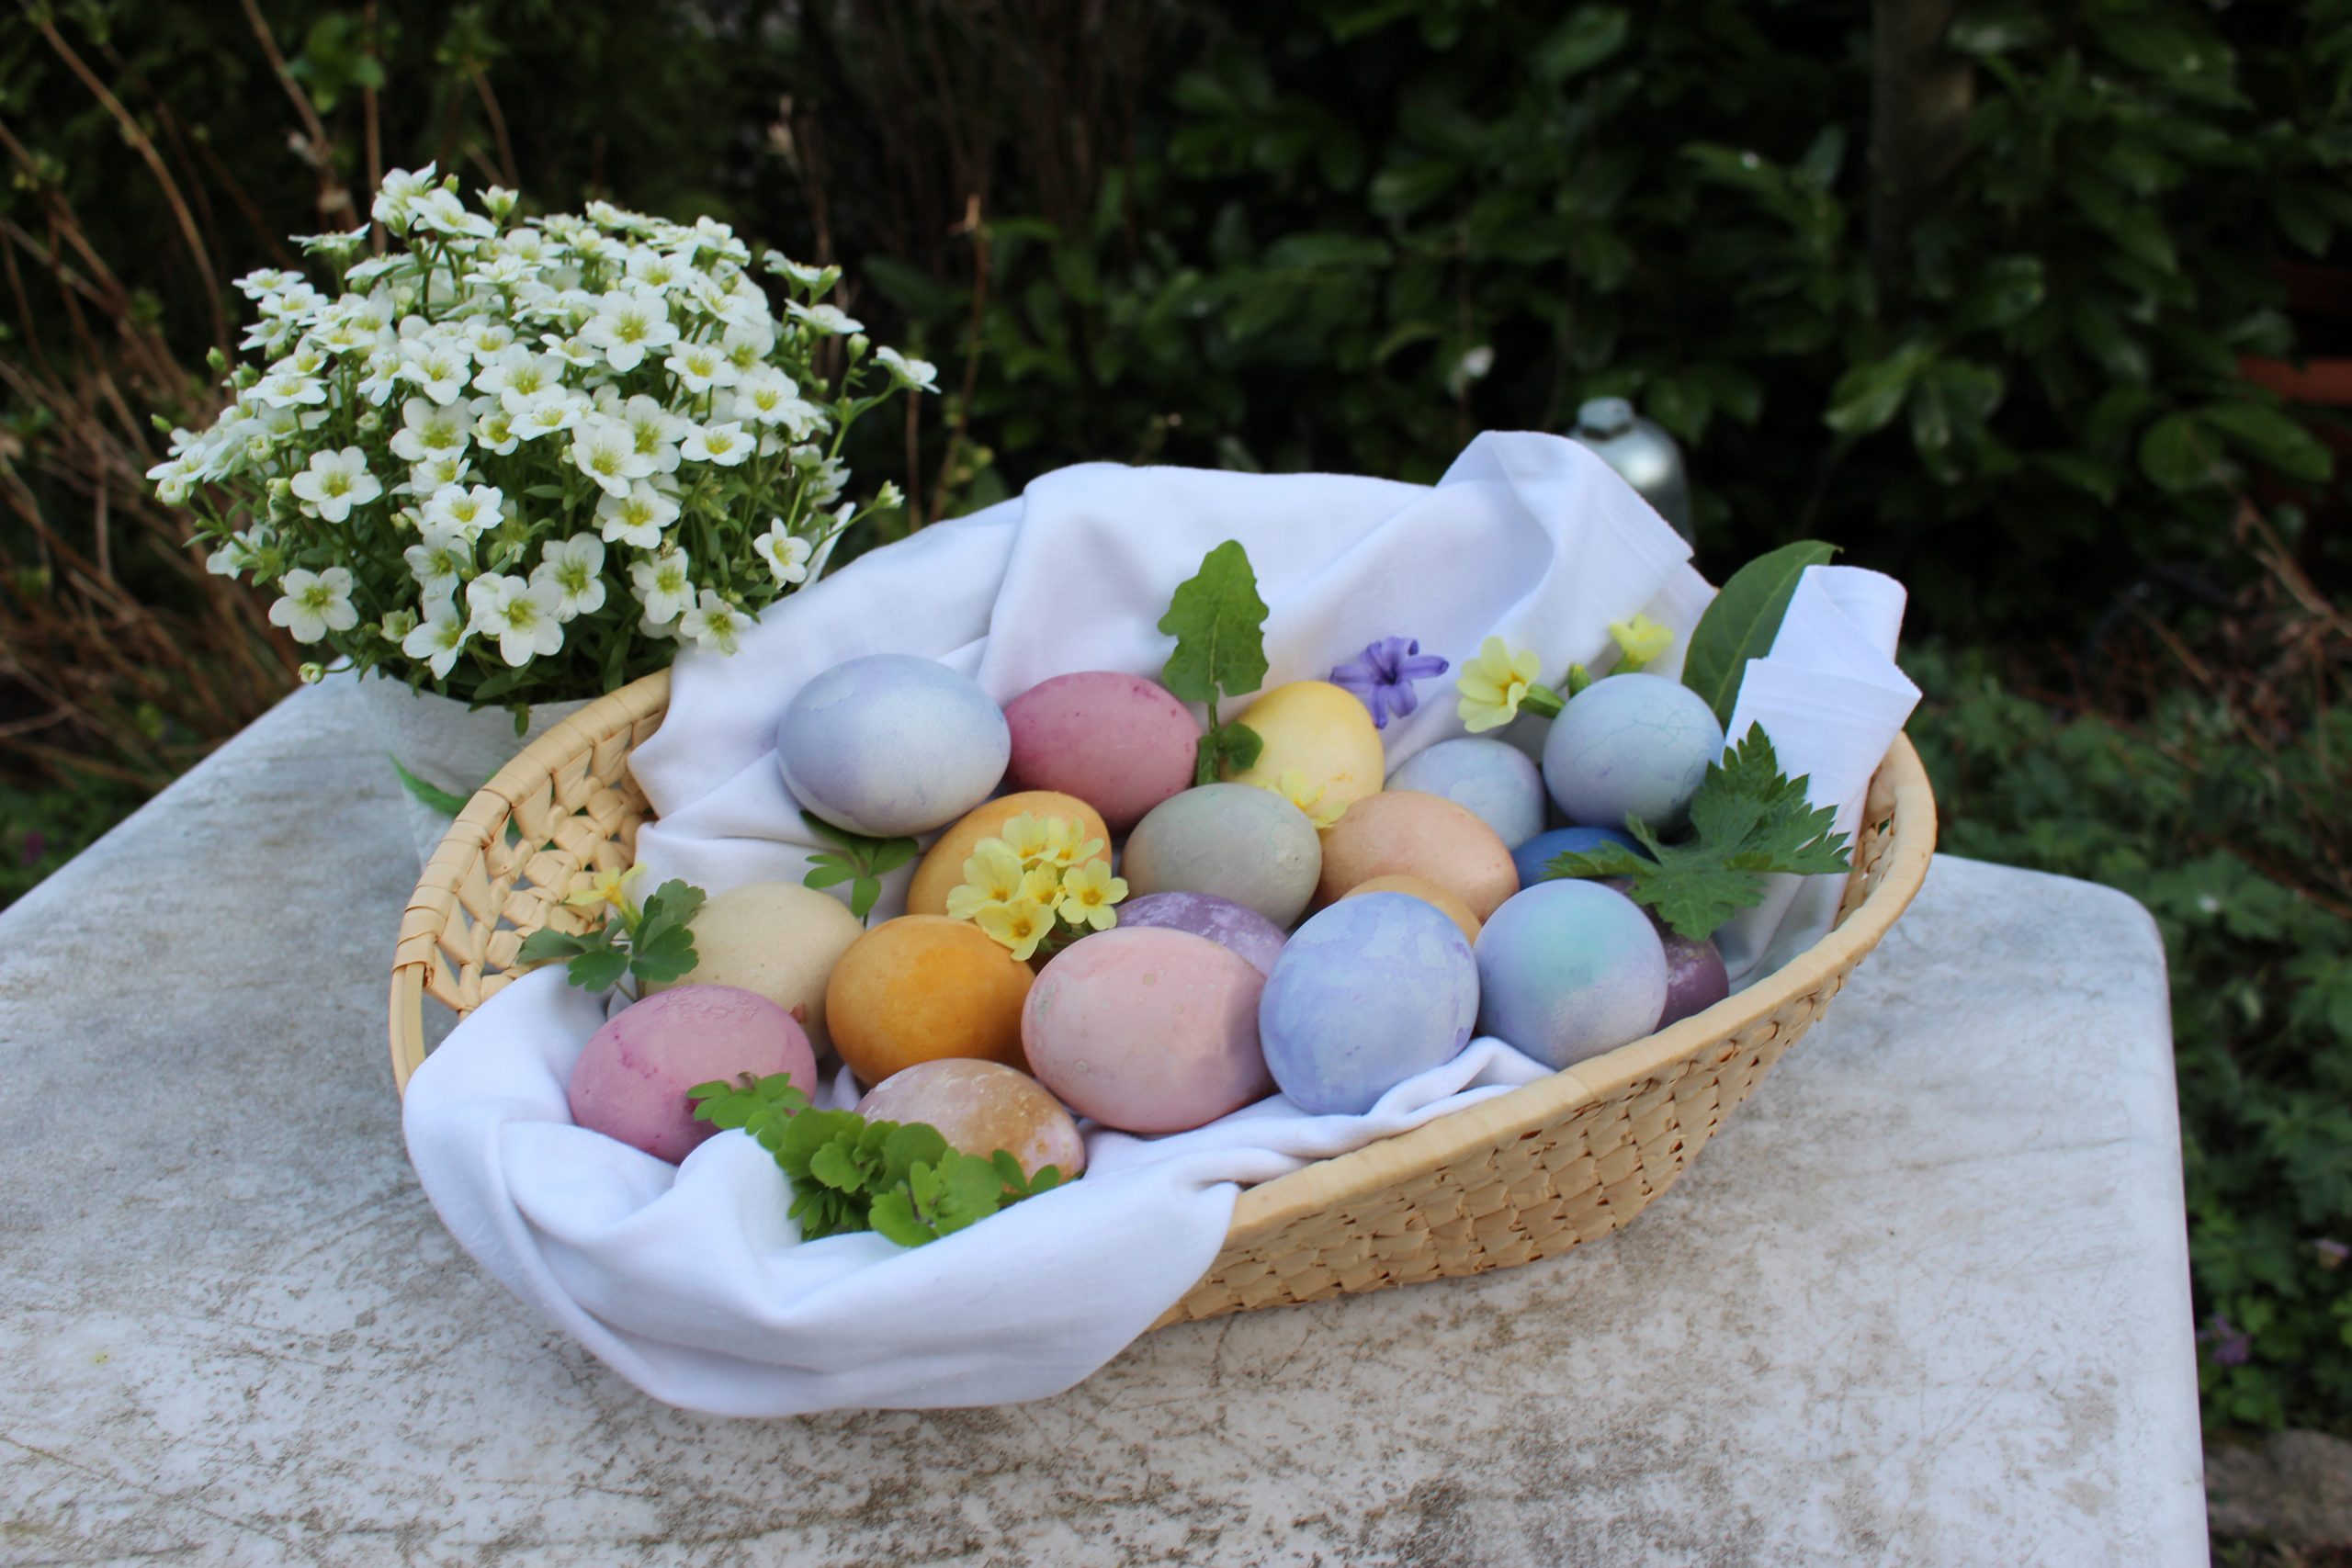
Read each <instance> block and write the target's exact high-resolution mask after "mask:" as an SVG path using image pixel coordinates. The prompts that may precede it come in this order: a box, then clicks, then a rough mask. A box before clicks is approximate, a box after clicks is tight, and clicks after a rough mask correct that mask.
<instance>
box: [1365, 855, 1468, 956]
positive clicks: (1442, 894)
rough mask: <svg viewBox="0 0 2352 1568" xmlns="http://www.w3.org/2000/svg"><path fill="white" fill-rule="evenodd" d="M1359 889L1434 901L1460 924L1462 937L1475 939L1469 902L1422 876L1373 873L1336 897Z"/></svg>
mask: <svg viewBox="0 0 2352 1568" xmlns="http://www.w3.org/2000/svg"><path fill="white" fill-rule="evenodd" d="M1359 893H1402V894H1405V895H1406V896H1407V897H1413V898H1419V900H1420V901H1421V902H1422V903H1424V904H1434V905H1436V906H1437V908H1438V912H1439V913H1441V914H1442V915H1443V916H1444V917H1445V918H1446V919H1449V920H1452V921H1453V923H1454V924H1455V925H1457V926H1459V927H1460V928H1462V940H1463V941H1464V942H1470V943H1472V944H1474V945H1475V944H1476V942H1477V940H1478V928H1479V919H1478V917H1477V916H1476V915H1474V914H1472V913H1471V912H1470V906H1469V905H1467V904H1464V902H1463V901H1462V900H1461V899H1459V898H1457V897H1454V896H1453V894H1452V893H1450V892H1448V891H1446V889H1444V888H1442V887H1441V886H1438V885H1437V884H1436V883H1434V882H1431V881H1430V879H1429V878H1428V877H1426V876H1414V875H1412V874H1409V873H1405V872H1396V873H1392V874H1389V875H1386V876H1375V877H1374V878H1372V879H1371V880H1370V881H1369V882H1359V883H1357V884H1356V885H1355V886H1353V887H1351V888H1349V889H1348V890H1347V891H1346V892H1345V893H1342V894H1340V897H1342V898H1352V897H1355V896H1356V895H1357V894H1359Z"/></svg>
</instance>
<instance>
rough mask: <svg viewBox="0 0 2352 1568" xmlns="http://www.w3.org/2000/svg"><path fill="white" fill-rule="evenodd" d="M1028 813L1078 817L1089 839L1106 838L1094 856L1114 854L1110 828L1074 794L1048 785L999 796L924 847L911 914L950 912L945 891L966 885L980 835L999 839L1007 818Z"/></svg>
mask: <svg viewBox="0 0 2352 1568" xmlns="http://www.w3.org/2000/svg"><path fill="white" fill-rule="evenodd" d="M1024 815H1025V816H1030V817H1058V818H1062V819H1064V820H1065V821H1071V822H1076V823H1077V824H1079V825H1080V827H1082V828H1084V829H1086V836H1087V837H1088V838H1090V839H1100V840H1103V848H1102V850H1101V851H1100V852H1098V853H1096V854H1095V855H1093V856H1092V857H1091V858H1093V859H1095V860H1099V861H1107V860H1109V859H1110V858H1111V830H1110V829H1108V828H1107V827H1105V826H1103V817H1102V814H1101V813H1100V812H1098V811H1096V810H1095V809H1094V807H1091V806H1089V805H1087V804H1086V802H1084V801H1082V800H1080V799H1079V798H1078V797H1077V796H1076V795H1057V794H1056V793H1055V792H1054V791H1052V790H1049V789H1032V790H1023V791H1022V792H1021V793H1019V794H1017V795H999V796H997V798H996V799H994V800H990V801H986V802H983V803H982V804H981V805H979V806H977V807H973V808H972V809H971V810H969V811H967V812H966V813H965V814H964V815H963V817H962V818H959V819H958V820H957V821H956V825H955V826H954V827H952V828H950V829H947V831H945V832H944V833H942V834H940V835H939V839H938V841H937V842H935V843H933V845H932V846H931V848H930V849H929V850H927V851H925V852H924V853H923V857H922V862H921V863H919V864H918V865H916V867H915V876H914V880H913V881H912V882H910V883H909V884H907V913H908V914H910V915H944V914H945V913H947V895H948V894H949V893H951V892H953V891H954V890H955V889H956V888H957V887H959V886H963V882H964V863H965V862H966V861H967V860H969V859H971V858H972V852H973V850H975V849H977V848H978V846H979V842H980V840H982V839H993V838H996V837H997V836H999V835H1000V834H1001V833H1002V832H1003V831H1004V825H1005V824H1006V823H1007V822H1010V821H1012V819H1013V818H1016V817H1021V816H1024Z"/></svg>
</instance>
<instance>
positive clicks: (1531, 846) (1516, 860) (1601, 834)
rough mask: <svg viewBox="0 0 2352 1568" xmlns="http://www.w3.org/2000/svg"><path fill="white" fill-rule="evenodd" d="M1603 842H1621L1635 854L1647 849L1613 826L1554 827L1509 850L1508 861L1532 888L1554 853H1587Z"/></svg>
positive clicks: (1539, 879) (1629, 834) (1540, 880)
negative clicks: (1572, 851)
mask: <svg viewBox="0 0 2352 1568" xmlns="http://www.w3.org/2000/svg"><path fill="white" fill-rule="evenodd" d="M1602 844H1623V845H1624V846H1625V847H1626V848H1627V849H1629V850H1631V851H1633V852H1634V853H1635V854H1637V855H1644V856H1646V855H1647V854H1648V853H1649V852H1648V851H1647V850H1645V849H1644V848H1642V842H1641V840H1639V839H1636V838H1634V835H1633V834H1631V833H1628V832H1624V831H1623V830H1622V829H1616V828H1553V829H1547V830H1545V831H1544V832H1541V833H1538V834H1536V835H1535V837H1533V838H1532V839H1530V840H1527V842H1525V843H1523V844H1521V845H1520V846H1519V847H1518V848H1516V849H1514V850H1512V851H1511V852H1510V858H1511V863H1512V864H1513V865H1515V866H1517V867H1518V868H1519V885H1520V886H1521V887H1532V886H1535V885H1536V884H1537V883H1539V882H1542V881H1544V879H1545V872H1544V867H1545V866H1546V865H1547V864H1549V863H1551V861H1552V859H1553V857H1554V856H1555V855H1564V854H1566V853H1567V852H1569V851H1571V850H1574V851H1576V852H1577V853H1579V854H1583V853H1589V852H1591V851H1592V850H1595V849H1597V848H1599V847H1600V845H1602Z"/></svg>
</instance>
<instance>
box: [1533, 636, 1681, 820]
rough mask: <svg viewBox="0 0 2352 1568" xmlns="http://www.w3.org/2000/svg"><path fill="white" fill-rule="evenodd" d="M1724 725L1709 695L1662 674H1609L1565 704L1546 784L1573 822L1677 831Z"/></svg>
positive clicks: (1550, 739)
mask: <svg viewBox="0 0 2352 1568" xmlns="http://www.w3.org/2000/svg"><path fill="white" fill-rule="evenodd" d="M1723 754H1724V727H1723V726H1722V725H1720V724H1718V723H1716V722H1715V715H1714V710H1713V709H1712V708H1710V707H1709V706H1708V705H1707V701H1706V699H1705V698H1704V697H1702V696H1701V695H1699V694H1698V693H1696V692H1694V691H1692V690H1691V688H1690V687H1688V686H1685V685H1683V684H1682V683H1681V682H1677V681H1669V680H1668V679H1667V678H1666V677H1665V676H1663V675H1611V676H1610V677H1609V678H1608V679H1607V680H1605V681H1595V682H1593V683H1592V684H1591V685H1589V686H1587V687H1586V688H1585V689H1584V690H1583V691H1581V692H1578V693H1577V694H1576V695H1575V696H1573V697H1571V698H1569V699H1568V705H1567V706H1566V708H1563V709H1562V710H1561V712H1560V716H1559V717H1557V718H1555V719H1554V720H1553V721H1552V733H1551V734H1550V735H1548V736H1546V737H1545V738H1544V784H1545V785H1546V786H1548V787H1549V788H1550V790H1551V792H1552V798H1553V800H1555V802H1557V803H1558V805H1559V807H1560V809H1561V810H1562V811H1563V812H1565V813H1566V815H1567V818H1568V820H1569V821H1571V822H1577V823H1583V824H1586V825H1588V826H1592V827H1600V828H1623V826H1624V825H1625V820H1626V818H1629V817H1638V818H1641V819H1642V820H1643V821H1644V822H1645V823H1647V824H1648V825H1649V826H1650V828H1651V829H1653V830H1654V831H1656V832H1659V833H1670V832H1672V831H1674V830H1675V829H1679V828H1680V827H1681V826H1682V824H1683V821H1684V819H1685V818H1686V817H1688V815H1689V814H1690V810H1691V796H1692V795H1696V794H1698V793H1699V786H1700V784H1703V783H1704V782H1705V781H1706V777H1707V766H1708V764H1709V763H1711V762H1714V761H1719V760H1721V758H1722V757H1723Z"/></svg>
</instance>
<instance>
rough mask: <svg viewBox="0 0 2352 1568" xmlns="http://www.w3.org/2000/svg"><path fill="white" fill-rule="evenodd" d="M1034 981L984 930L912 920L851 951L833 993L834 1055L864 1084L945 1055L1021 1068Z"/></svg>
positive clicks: (828, 1002) (828, 1011) (937, 918)
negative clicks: (1025, 1007)
mask: <svg viewBox="0 0 2352 1568" xmlns="http://www.w3.org/2000/svg"><path fill="white" fill-rule="evenodd" d="M1032 978H1034V976H1032V975H1031V973H1030V969H1029V966H1028V965H1027V964H1023V963H1022V962H1020V961H1019V960H1018V959H1016V958H1014V957H1013V956H1012V953H1010V952H1008V951H1007V950H1006V949H1004V948H1003V947H1001V946H1000V945H999V944H998V943H997V942H994V941H992V940H991V939H990V938H989V935H988V933H987V932H985V931H981V930H980V928H979V927H978V926H975V925H972V924H969V923H968V922H967V921H964V920H951V919H948V918H947V917H946V916H944V915H905V916H901V917H900V918H899V919H895V920H885V921H883V922H882V923H881V924H880V925H878V926H876V927H875V928H874V929H873V930H872V931H867V932H866V933H865V935H864V936H862V937H859V938H858V939H857V940H856V941H855V942H852V943H850V946H849V951H848V952H846V953H842V956H841V962H840V963H838V964H834V965H833V977H832V982H831V984H830V985H828V986H827V987H825V1021H826V1023H827V1025H828V1026H829V1027H830V1028H831V1031H832V1035H833V1049H834V1050H836V1051H838V1052H840V1053H841V1056H842V1061H844V1062H847V1063H848V1064H849V1065H850V1068H851V1070H852V1071H854V1072H855V1073H856V1074H857V1076H858V1078H859V1079H860V1081H862V1082H865V1083H870V1084H878V1083H880V1082H881V1081H882V1080H883V1079H885V1078H887V1077H890V1076H891V1075H892V1074H893V1073H899V1072H903V1071H905V1070H906V1069H907V1068H909V1067H911V1066H914V1065H915V1064H916V1063H917V1062H935V1061H937V1060H939V1059H940V1058H942V1057H944V1056H973V1057H978V1058H980V1059H982V1060H985V1061H990V1062H1001V1063H1003V1064H1004V1065H1005V1066H1009V1067H1017V1066H1023V1065H1024V1063H1023V1058H1022V1055H1021V1004H1022V1002H1023V1000H1024V999H1025V998H1027V997H1028V995H1029V982H1030V980H1031V979H1032Z"/></svg>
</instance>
